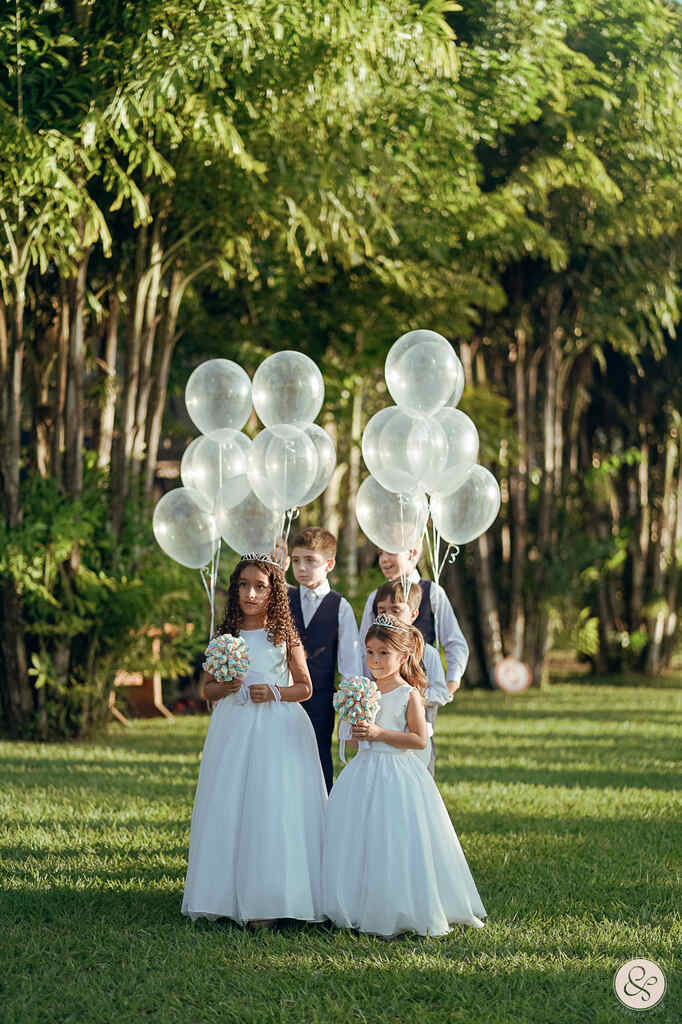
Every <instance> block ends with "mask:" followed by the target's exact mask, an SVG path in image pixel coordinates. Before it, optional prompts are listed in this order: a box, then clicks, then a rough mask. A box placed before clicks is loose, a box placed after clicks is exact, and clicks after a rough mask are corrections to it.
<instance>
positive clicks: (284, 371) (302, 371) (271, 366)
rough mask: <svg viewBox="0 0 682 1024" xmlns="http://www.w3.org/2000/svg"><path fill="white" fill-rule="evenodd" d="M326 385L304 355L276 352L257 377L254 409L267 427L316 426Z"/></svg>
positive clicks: (254, 378) (255, 380)
mask: <svg viewBox="0 0 682 1024" xmlns="http://www.w3.org/2000/svg"><path fill="white" fill-rule="evenodd" d="M323 401H324V381H323V379H322V374H321V373H320V371H319V369H318V368H317V366H316V365H315V363H314V362H313V361H312V359H310V358H309V357H308V356H306V355H304V354H303V352H291V351H286V352H275V354H274V355H272V356H268V358H267V359H265V360H263V362H262V363H261V364H260V366H259V367H258V369H257V370H256V372H255V374H254V376H253V405H254V408H255V410H256V412H257V413H258V415H259V417H260V419H261V420H262V422H263V423H264V424H265V426H266V427H272V426H274V425H275V424H276V423H293V424H295V425H296V426H298V427H304V426H305V425H306V424H307V423H312V422H313V420H314V419H315V417H316V416H317V414H318V412H319V411H320V409H321V408H322V402H323Z"/></svg>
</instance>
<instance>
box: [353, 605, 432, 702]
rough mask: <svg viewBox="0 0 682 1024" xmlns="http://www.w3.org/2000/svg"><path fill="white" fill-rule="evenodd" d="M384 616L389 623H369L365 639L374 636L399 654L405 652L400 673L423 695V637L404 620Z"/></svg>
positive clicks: (426, 683) (424, 691) (424, 675)
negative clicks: (382, 624)
mask: <svg viewBox="0 0 682 1024" xmlns="http://www.w3.org/2000/svg"><path fill="white" fill-rule="evenodd" d="M386 618H387V619H390V622H391V625H390V626H378V625H376V624H373V625H371V626H370V627H369V629H368V630H367V636H366V637H365V641H367V640H371V638H372V637H376V639H377V640H381V641H382V643H385V644H386V646H387V647H392V648H393V649H394V650H395V651H398V653H399V654H406V655H407V657H406V659H405V661H404V662H403V663H402V665H401V667H400V675H401V676H402V678H403V679H404V680H405V682H406V683H409V684H410V686H415V687H416V688H417V689H418V690H419V692H420V693H421V695H422V697H424V696H425V695H426V687H427V686H428V683H429V681H428V679H427V678H426V673H425V672H424V669H423V668H422V667H421V660H422V658H423V657H424V637H423V636H422V635H421V633H420V632H419V630H418V629H415V627H414V626H408V624H407V623H406V622H400V621H399V620H398V619H394V618H392V617H391V616H390V615H387V616H386Z"/></svg>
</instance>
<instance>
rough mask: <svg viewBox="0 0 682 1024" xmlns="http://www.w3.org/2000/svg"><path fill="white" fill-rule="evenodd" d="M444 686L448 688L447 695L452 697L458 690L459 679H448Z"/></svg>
mask: <svg viewBox="0 0 682 1024" xmlns="http://www.w3.org/2000/svg"><path fill="white" fill-rule="evenodd" d="M445 685H446V686H447V688H448V693H449V694H450V696H451V697H452V695H453V694H455V693H456V692H457V690H459V679H448V681H447V683H446V684H445Z"/></svg>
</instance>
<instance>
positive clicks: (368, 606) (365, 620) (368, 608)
mask: <svg viewBox="0 0 682 1024" xmlns="http://www.w3.org/2000/svg"><path fill="white" fill-rule="evenodd" d="M376 596H377V592H376V590H373V591H372V593H371V594H370V595H369V597H368V598H367V600H366V602H365V610H364V612H363V613H362V621H361V623H360V657H361V659H362V674H363V675H365V676H368V675H369V669H368V667H367V661H366V659H365V637H366V636H367V631H368V630H369V627H370V626H371V625H372V621H373V619H374V598H375V597H376Z"/></svg>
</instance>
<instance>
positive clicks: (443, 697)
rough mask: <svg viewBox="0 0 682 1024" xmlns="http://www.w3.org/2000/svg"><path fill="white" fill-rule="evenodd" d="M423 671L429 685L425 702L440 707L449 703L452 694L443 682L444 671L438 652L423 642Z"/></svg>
mask: <svg viewBox="0 0 682 1024" xmlns="http://www.w3.org/2000/svg"><path fill="white" fill-rule="evenodd" d="M424 671H425V672H426V678H427V679H428V681H429V685H428V686H427V688H426V703H427V704H437V705H438V706H439V707H442V706H443V705H444V704H449V703H450V701H451V700H452V695H451V693H450V691H449V690H448V688H447V686H446V683H445V672H444V671H443V662H442V661H441V660H440V654H439V653H438V651H437V650H436V648H435V647H433V646H432V645H431V644H424Z"/></svg>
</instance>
